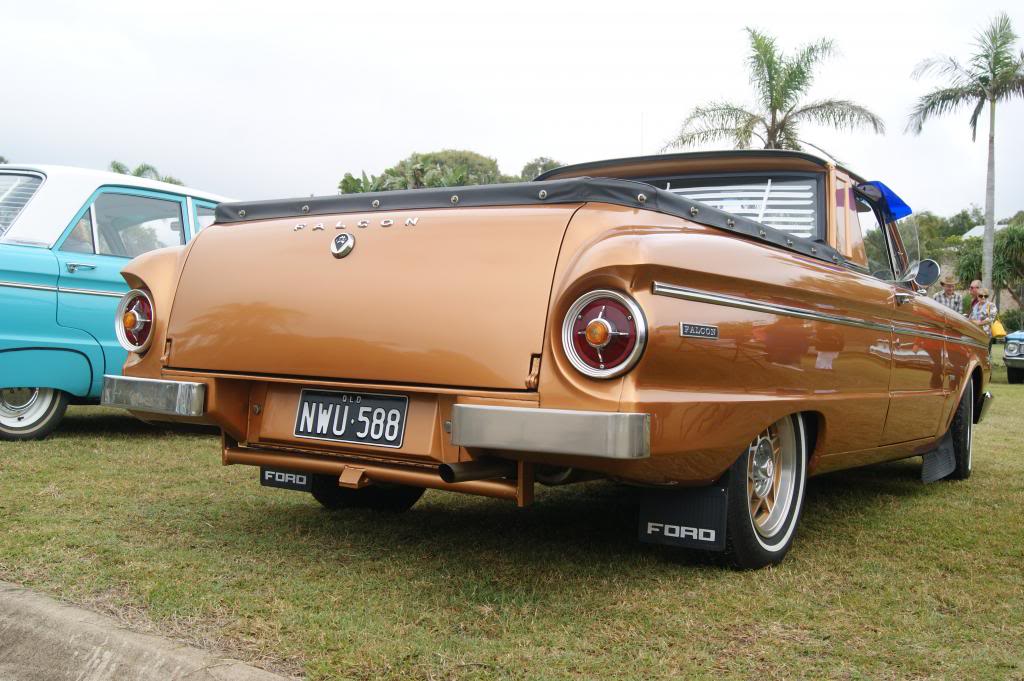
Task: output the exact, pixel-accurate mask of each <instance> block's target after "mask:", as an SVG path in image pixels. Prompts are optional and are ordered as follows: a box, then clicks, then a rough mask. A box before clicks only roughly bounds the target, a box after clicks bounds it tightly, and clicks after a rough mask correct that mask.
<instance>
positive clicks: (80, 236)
mask: <svg viewBox="0 0 1024 681" xmlns="http://www.w3.org/2000/svg"><path fill="white" fill-rule="evenodd" d="M91 213H92V211H88V210H87V211H85V215H83V216H82V217H80V218H79V219H78V224H77V225H75V228H74V229H73V230H71V234H68V238H67V239H64V245H62V246H61V247H60V250H62V251H65V252H67V253H95V252H96V248H95V246H93V243H92V214H91Z"/></svg>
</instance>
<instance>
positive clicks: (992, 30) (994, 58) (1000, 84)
mask: <svg viewBox="0 0 1024 681" xmlns="http://www.w3.org/2000/svg"><path fill="white" fill-rule="evenodd" d="M1015 42H1017V34H1015V33H1014V32H1013V27H1012V26H1011V25H1010V17H1008V16H1007V15H1006V13H1005V12H1004V13H1002V14H1000V15H999V16H997V17H996V18H995V19H993V20H992V22H991V23H990V24H989V25H988V28H986V29H985V30H983V31H981V32H980V33H978V35H977V36H976V37H975V39H974V47H975V52H974V54H972V55H971V57H970V59H969V60H968V62H967V63H966V64H961V63H960V62H958V61H957V60H956V59H955V58H953V57H934V58H932V59H926V60H925V61H923V62H921V63H920V64H918V65H917V68H915V69H914V73H913V76H914V77H915V78H920V77H921V76H923V75H926V74H929V73H934V74H936V75H939V76H942V77H943V78H945V79H946V80H947V83H946V85H945V87H940V88H936V89H935V90H932V91H931V92H929V93H927V94H925V95H922V96H921V98H920V99H918V100H917V105H916V106H915V107H914V110H913V111H912V112H911V113H910V121H909V122H908V123H907V130H909V131H912V132H914V134H919V133H920V132H921V129H922V128H923V127H924V124H925V121H927V120H929V119H930V118H933V117H935V116H940V115H942V114H946V113H952V112H953V111H958V110H959V109H961V108H962V107H963V106H965V105H967V104H972V105H974V110H973V111H972V112H971V119H970V126H971V140H972V141H973V140H976V139H977V138H978V118H980V117H981V112H982V110H983V109H984V108H985V104H986V103H987V104H988V173H987V175H986V177H985V236H984V239H983V240H982V251H981V255H982V262H981V274H982V276H981V280H982V286H984V287H985V288H989V289H991V288H992V245H993V243H995V238H994V237H995V198H996V178H995V169H996V102H998V101H1002V100H1007V99H1011V98H1013V97H1020V96H1024V51H1021V53H1020V54H1016V55H1015V54H1014V53H1013V46H1014V43H1015Z"/></svg>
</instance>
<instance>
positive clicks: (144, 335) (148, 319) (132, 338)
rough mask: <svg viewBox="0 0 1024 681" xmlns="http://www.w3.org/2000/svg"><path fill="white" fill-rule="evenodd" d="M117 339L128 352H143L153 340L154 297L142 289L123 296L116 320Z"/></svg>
mask: <svg viewBox="0 0 1024 681" xmlns="http://www.w3.org/2000/svg"><path fill="white" fill-rule="evenodd" d="M114 330H115V331H116V332H117V341H118V342H119V343H120V344H121V347H123V348H124V349H125V350H127V351H128V352H135V353H139V354H142V353H143V352H145V351H146V350H148V349H149V344H150V343H151V342H152V341H153V299H152V298H150V297H149V294H148V293H146V292H145V291H142V290H140V289H134V290H132V291H129V292H128V293H126V294H125V296H124V297H123V298H121V303H120V304H119V305H118V306H117V317H116V319H115V320H114Z"/></svg>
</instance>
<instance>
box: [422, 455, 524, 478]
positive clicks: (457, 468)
mask: <svg viewBox="0 0 1024 681" xmlns="http://www.w3.org/2000/svg"><path fill="white" fill-rule="evenodd" d="M437 473H438V475H440V476H441V479H442V480H444V481H445V482H447V483H449V484H451V483H453V482H470V481H471V480H494V479H495V478H510V477H514V476H515V474H516V462H515V461H509V460H507V459H477V460H476V461H463V462H460V463H443V464H441V465H440V466H438V467H437Z"/></svg>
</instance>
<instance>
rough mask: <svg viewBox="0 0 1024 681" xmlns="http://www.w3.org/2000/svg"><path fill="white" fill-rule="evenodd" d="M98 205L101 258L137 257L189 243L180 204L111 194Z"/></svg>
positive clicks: (98, 201) (97, 229) (99, 200)
mask: <svg viewBox="0 0 1024 681" xmlns="http://www.w3.org/2000/svg"><path fill="white" fill-rule="evenodd" d="M94 205H95V207H96V232H97V235H98V237H99V244H97V245H98V248H97V252H98V253H100V254H101V255H116V256H120V257H122V258H134V257H135V256H138V255H142V254H143V253H147V252H149V251H152V250H154V249H157V248H165V247H167V246H180V245H181V244H183V243H185V233H184V231H183V230H182V219H181V202H180V201H173V200H169V199H156V198H151V197H148V196H134V195H131V194H114V193H107V194H100V196H99V197H98V198H97V199H96V203H95V204H94Z"/></svg>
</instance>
